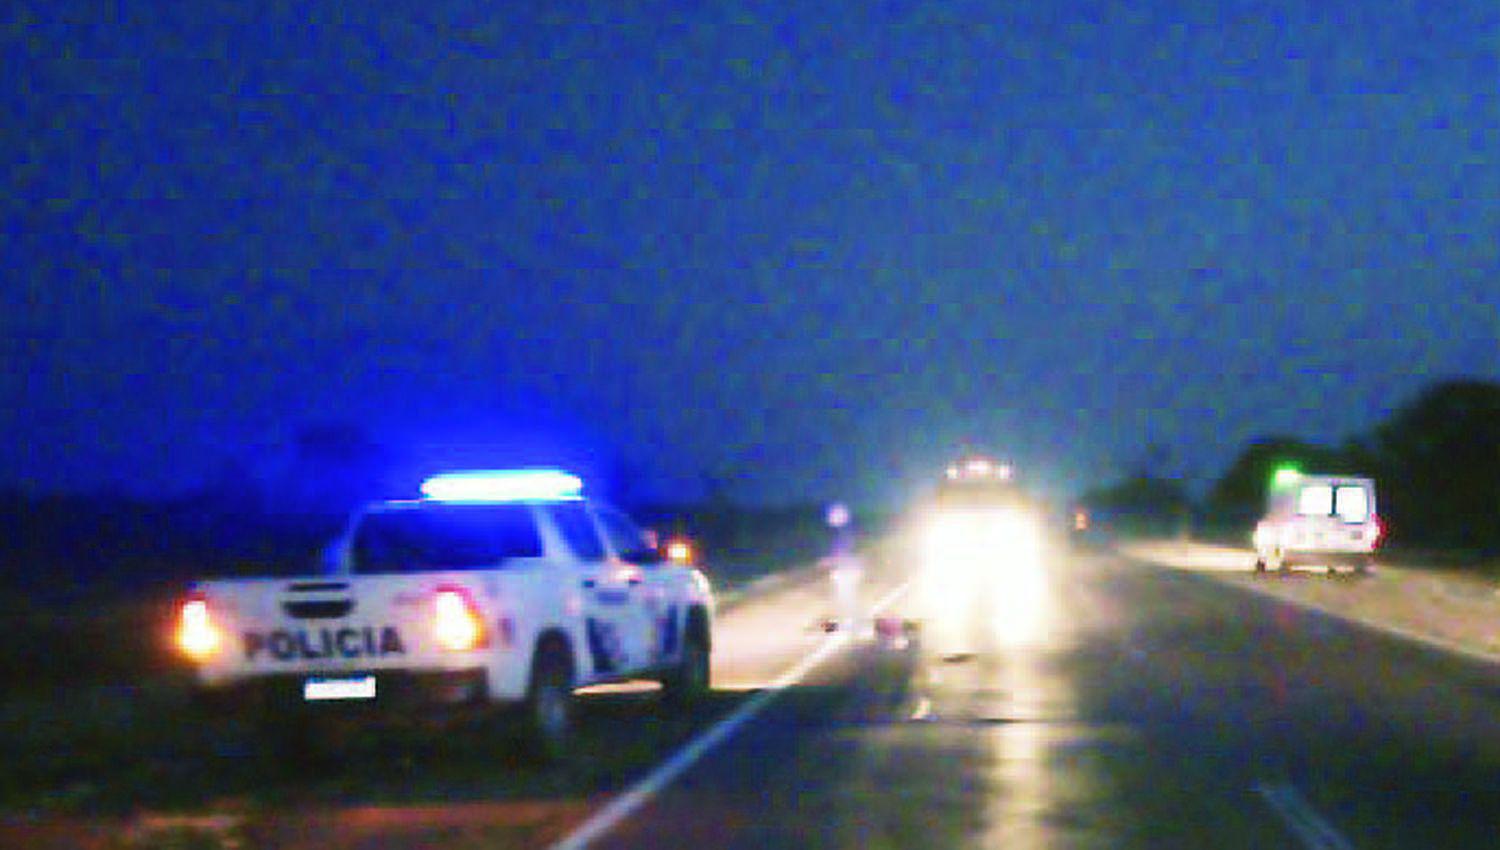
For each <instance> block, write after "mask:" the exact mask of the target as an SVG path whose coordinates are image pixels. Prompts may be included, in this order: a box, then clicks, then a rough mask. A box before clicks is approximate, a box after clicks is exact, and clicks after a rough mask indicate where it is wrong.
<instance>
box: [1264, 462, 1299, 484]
mask: <svg viewBox="0 0 1500 850" xmlns="http://www.w3.org/2000/svg"><path fill="white" fill-rule="evenodd" d="M1301 477H1302V473H1301V471H1299V470H1298V469H1297V467H1295V466H1283V467H1280V468H1279V469H1277V470H1276V474H1275V475H1274V476H1272V478H1271V483H1272V484H1274V485H1276V486H1277V487H1289V486H1291V485H1293V484H1295V483H1297V479H1299V478H1301Z"/></svg>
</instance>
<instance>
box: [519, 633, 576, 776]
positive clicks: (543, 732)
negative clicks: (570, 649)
mask: <svg viewBox="0 0 1500 850" xmlns="http://www.w3.org/2000/svg"><path fill="white" fill-rule="evenodd" d="M526 725H527V730H526V731H527V739H528V742H529V743H530V745H531V749H532V750H533V751H534V753H535V754H536V755H537V756H540V757H541V758H543V759H546V760H552V759H555V758H558V757H559V756H561V755H562V754H563V753H564V752H565V751H566V750H567V745H568V740H569V738H571V737H572V732H573V665H572V664H571V663H570V661H569V658H568V655H567V653H566V651H565V650H563V649H562V648H560V647H558V646H556V645H554V644H550V643H548V644H543V645H542V646H541V647H540V648H538V649H537V654H536V659H535V660H534V661H533V662H532V665H531V686H530V688H529V689H528V690H527V694H526Z"/></svg>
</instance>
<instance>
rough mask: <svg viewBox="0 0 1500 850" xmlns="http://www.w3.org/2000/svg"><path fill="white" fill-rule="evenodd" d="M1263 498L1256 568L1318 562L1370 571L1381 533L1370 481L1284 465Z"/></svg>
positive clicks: (1373, 489)
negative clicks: (1264, 502)
mask: <svg viewBox="0 0 1500 850" xmlns="http://www.w3.org/2000/svg"><path fill="white" fill-rule="evenodd" d="M1267 502H1268V506H1267V511H1266V517H1265V518H1264V519H1262V520H1261V521H1260V523H1259V524H1258V525H1256V527H1255V535H1254V543H1255V553H1256V556H1255V569H1256V570H1257V571H1259V572H1263V571H1265V570H1267V569H1274V570H1287V569H1290V568H1291V567H1292V566H1293V565H1297V564H1322V565H1326V566H1328V567H1329V568H1330V569H1334V568H1336V567H1338V566H1340V565H1346V566H1353V568H1354V570H1355V571H1356V572H1358V573H1366V572H1369V570H1370V567H1371V564H1372V561H1373V559H1374V553H1375V550H1376V548H1377V547H1378V546H1379V545H1380V542H1381V534H1382V529H1381V525H1380V518H1379V516H1378V515H1377V514H1376V511H1375V482H1374V481H1372V480H1371V479H1369V478H1356V477H1348V476H1339V475H1304V474H1302V473H1300V472H1297V471H1296V470H1293V469H1282V470H1279V471H1277V473H1276V475H1275V477H1274V478H1273V479H1272V482H1271V489H1270V493H1269V497H1268V499H1267Z"/></svg>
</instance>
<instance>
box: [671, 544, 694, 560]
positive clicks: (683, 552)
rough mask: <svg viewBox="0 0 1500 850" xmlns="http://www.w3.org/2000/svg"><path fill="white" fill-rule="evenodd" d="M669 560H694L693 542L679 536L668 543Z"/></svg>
mask: <svg viewBox="0 0 1500 850" xmlns="http://www.w3.org/2000/svg"><path fill="white" fill-rule="evenodd" d="M667 560H669V561H671V562H672V563H674V564H691V563H692V562H693V544H691V543H689V542H688V541H686V540H683V539H681V538H678V539H676V540H672V541H670V542H668V543H667Z"/></svg>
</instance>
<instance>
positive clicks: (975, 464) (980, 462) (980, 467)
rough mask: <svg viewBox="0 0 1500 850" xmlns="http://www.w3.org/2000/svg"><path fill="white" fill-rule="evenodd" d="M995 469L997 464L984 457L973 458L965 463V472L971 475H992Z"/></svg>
mask: <svg viewBox="0 0 1500 850" xmlns="http://www.w3.org/2000/svg"><path fill="white" fill-rule="evenodd" d="M994 471H995V465H994V464H992V463H990V462H989V461H988V460H985V459H983V458H979V459H977V460H971V461H969V462H968V463H966V464H964V472H966V473H968V474H970V475H977V476H984V475H990V474H991V473H993V472H994Z"/></svg>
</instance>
